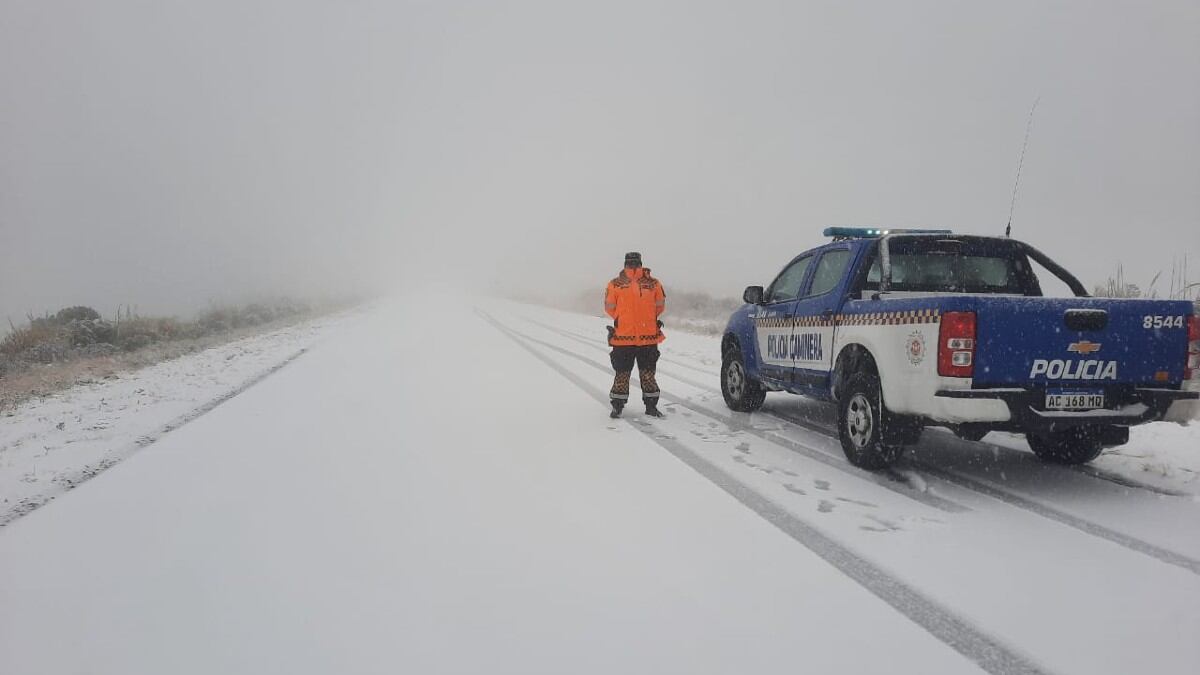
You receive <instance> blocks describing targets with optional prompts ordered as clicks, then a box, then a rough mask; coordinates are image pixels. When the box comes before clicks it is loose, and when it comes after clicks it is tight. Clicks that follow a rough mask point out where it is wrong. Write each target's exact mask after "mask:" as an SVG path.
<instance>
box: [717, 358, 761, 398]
mask: <svg viewBox="0 0 1200 675" xmlns="http://www.w3.org/2000/svg"><path fill="white" fill-rule="evenodd" d="M721 395H722V396H724V397H725V405H727V406H729V409H730V410H735V411H737V412H754V411H755V410H758V409H759V408H761V407H762V404H763V401H765V400H766V399H767V392H766V391H764V390H763V388H762V385H760V384H759V383H758V382H757V381H756V380H755V379H754V378H752V377H750V375H749V373H747V372H746V362H745V361H744V360H743V359H742V352H741V350H740V349H738V348H737V347H733V348H732V349H727V350H725V353H724V354H723V355H722V356H721Z"/></svg>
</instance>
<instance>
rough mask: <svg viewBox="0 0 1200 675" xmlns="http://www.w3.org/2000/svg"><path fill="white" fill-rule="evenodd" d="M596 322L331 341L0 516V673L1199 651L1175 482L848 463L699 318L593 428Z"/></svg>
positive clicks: (378, 320) (599, 388) (968, 454)
mask: <svg viewBox="0 0 1200 675" xmlns="http://www.w3.org/2000/svg"><path fill="white" fill-rule="evenodd" d="M601 324H602V322H600V320H598V319H592V318H589V317H583V316H577V315H571V314H564V313H559V312H554V311H552V310H546V309H542V308H534V307H528V306H524V305H518V304H515V303H507V302H498V301H494V300H475V301H471V300H448V299H442V300H440V301H436V302H435V301H431V300H427V299H426V300H418V299H413V298H409V299H404V300H399V301H396V302H394V303H392V304H389V305H387V306H384V307H381V308H380V309H378V310H377V311H376V312H374V313H373V314H371V315H370V316H367V317H362V318H360V319H358V320H356V321H353V322H345V323H342V324H337V325H332V326H330V327H329V329H328V331H327V333H326V334H325V335H323V337H322V340H320V341H319V342H316V343H314V344H313V345H312V346H311V347H309V349H308V351H307V353H305V354H304V355H303V356H301V357H300V358H297V359H295V360H294V361H293V362H292V363H290V364H289V365H288V366H287V367H286V368H282V369H279V370H278V371H277V372H275V373H274V374H273V375H271V376H270V377H268V378H265V379H263V380H262V381H261V382H259V383H257V384H255V385H254V386H252V387H249V388H247V389H245V390H244V391H242V392H241V393H240V394H238V395H237V396H236V397H233V398H231V399H229V400H228V401H225V402H224V403H223V404H222V405H220V406H219V407H216V408H214V409H213V410H211V412H209V413H208V414H206V415H204V416H203V417H199V418H197V419H195V420H194V421H192V422H191V423H190V424H188V425H187V426H184V427H182V428H179V429H177V430H175V431H173V432H171V433H169V434H165V435H163V436H162V437H161V438H160V439H159V440H158V441H157V442H155V443H153V444H152V445H148V446H146V447H144V448H143V449H141V450H140V451H138V452H136V453H134V454H132V455H131V456H130V457H129V458H128V459H126V460H125V461H123V462H121V463H120V464H118V465H116V466H115V467H114V468H111V469H109V470H108V471H106V472H104V473H103V474H101V475H99V476H98V477H96V478H95V479H93V480H90V481H89V482H87V483H85V484H83V485H82V486H81V487H79V488H77V489H75V490H73V491H71V492H70V493H68V494H66V495H64V496H63V497H62V498H60V499H57V500H56V501H54V502H52V503H50V504H48V505H46V506H45V507H43V508H40V509H38V510H36V511H33V512H32V513H29V514H27V515H24V516H23V517H21V518H19V519H17V520H15V521H14V522H12V523H11V524H9V525H8V526H6V527H3V528H0V673H22V674H25V673H56V674H57V673H123V674H125V673H265V672H286V673H289V674H291V673H396V672H412V673H466V672H487V673H518V672H519V673H539V672H541V673H563V672H570V673H581V672H582V673H593V672H594V673H615V672H638V673H642V672H645V673H750V672H766V671H777V670H783V669H787V670H797V671H800V672H820V673H833V672H844V673H851V672H854V673H859V672H919V673H965V672H980V671H983V672H993V673H1009V672H1014V673H1015V672H1048V673H1128V672H1134V671H1136V672H1154V673H1174V672H1178V673H1192V672H1196V670H1197V669H1200V641H1198V640H1197V639H1196V636H1197V635H1200V503H1198V502H1197V501H1196V499H1195V498H1194V497H1192V496H1191V495H1185V496H1178V495H1179V494H1182V493H1185V492H1186V489H1178V486H1175V487H1171V489H1167V488H1166V487H1163V486H1162V485H1159V484H1154V485H1144V486H1143V485H1142V484H1141V483H1140V482H1139V481H1136V480H1128V478H1129V476H1127V475H1124V474H1120V473H1119V471H1117V470H1116V469H1112V470H1105V471H1100V472H1093V473H1089V472H1084V471H1078V470H1070V469H1063V468H1059V467H1045V466H1043V465H1041V464H1039V463H1037V462H1036V461H1034V460H1033V459H1032V456H1031V455H1029V454H1028V453H1025V452H1020V451H1018V450H1014V449H1012V448H1009V447H1002V445H993V444H987V443H967V442H963V441H959V440H958V439H955V438H953V437H951V436H949V435H946V434H941V433H940V432H936V431H934V432H929V433H927V434H926V440H925V442H923V443H922V445H921V447H920V448H919V449H918V450H917V451H916V452H914V453H913V457H912V458H911V459H909V460H906V461H905V462H903V463H902V464H901V465H900V466H899V467H898V468H897V469H896V471H894V472H890V473H884V474H870V473H866V472H862V471H859V470H857V469H854V468H852V467H850V466H849V465H848V464H846V463H845V461H844V460H843V459H842V458H841V451H840V448H839V447H838V445H837V442H836V440H835V439H834V438H831V437H830V435H829V433H830V432H829V424H830V410H829V408H828V406H823V405H820V404H815V403H811V402H805V401H803V400H801V399H798V398H796V397H782V396H780V397H775V396H772V397H771V398H770V399H769V401H768V404H767V406H766V408H765V409H764V412H763V413H757V414H754V415H740V414H733V413H730V412H729V411H728V410H727V409H726V408H725V407H724V404H723V403H722V402H721V397H720V394H719V392H718V391H717V390H716V376H715V373H716V368H717V365H716V358H717V354H716V353H715V349H713V345H714V344H715V342H714V341H713V340H711V339H707V338H702V337H698V336H689V335H681V334H675V335H671V336H670V338H669V340H668V342H667V344H666V346H665V349H664V359H663V361H662V362H660V372H661V373H662V377H661V378H660V382H661V384H662V385H663V388H664V391H665V392H666V394H667V397H666V405H665V406H664V408H665V409H666V411H667V412H668V418H667V419H665V420H647V419H644V418H642V417H641V416H639V415H637V414H636V412H637V408H639V407H640V406H637V405H634V406H631V409H630V411H629V413H627V419H623V420H620V421H613V420H609V419H608V418H607V416H606V414H605V413H606V408H607V406H606V405H605V404H604V401H603V399H604V392H605V391H606V390H607V387H608V384H609V382H610V374H609V372H608V369H607V363H606V362H607V357H606V354H605V352H606V349H605V347H604V345H603V343H602V342H601V340H600V336H602V335H603V331H602V328H601ZM431 329H433V330H434V332H433V333H430V330H431ZM284 356H285V353H284V352H283V351H281V352H280V358H283V357H284ZM1118 480H1119V482H1118ZM1185 487H1186V486H1185Z"/></svg>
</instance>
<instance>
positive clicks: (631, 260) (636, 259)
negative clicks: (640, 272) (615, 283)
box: [625, 251, 642, 267]
mask: <svg viewBox="0 0 1200 675" xmlns="http://www.w3.org/2000/svg"><path fill="white" fill-rule="evenodd" d="M625 266H626V267H641V266H642V254H641V253H638V252H637V251H630V252H629V253H626V254H625Z"/></svg>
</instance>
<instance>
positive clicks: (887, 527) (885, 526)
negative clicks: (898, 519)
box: [859, 515, 904, 532]
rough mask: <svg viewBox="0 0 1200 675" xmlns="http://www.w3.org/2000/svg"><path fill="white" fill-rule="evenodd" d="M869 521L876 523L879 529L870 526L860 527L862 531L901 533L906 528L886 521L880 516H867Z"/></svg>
mask: <svg viewBox="0 0 1200 675" xmlns="http://www.w3.org/2000/svg"><path fill="white" fill-rule="evenodd" d="M867 520H870V521H871V522H874V523H876V524H877V525H878V526H879V527H872V526H870V525H860V526H859V527H860V528H861V529H864V530H868V531H871V532H899V531H901V530H903V529H904V528H902V527H900V526H899V525H897V524H896V523H893V522H892V521H890V520H885V519H883V518H880V517H879V516H874V515H870V516H867ZM880 528H882V529H880Z"/></svg>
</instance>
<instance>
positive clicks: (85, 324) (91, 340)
mask: <svg viewBox="0 0 1200 675" xmlns="http://www.w3.org/2000/svg"><path fill="white" fill-rule="evenodd" d="M64 330H65V332H66V335H67V342H68V343H69V344H70V345H71V346H72V347H83V346H86V345H93V344H96V343H100V342H108V343H111V342H113V341H114V340H116V337H117V335H116V329H115V327H114V326H113V325H112V324H111V323H109V322H107V321H105V320H104V319H75V320H74V321H71V322H70V323H68V324H67V325H66V326H65V327H64Z"/></svg>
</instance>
